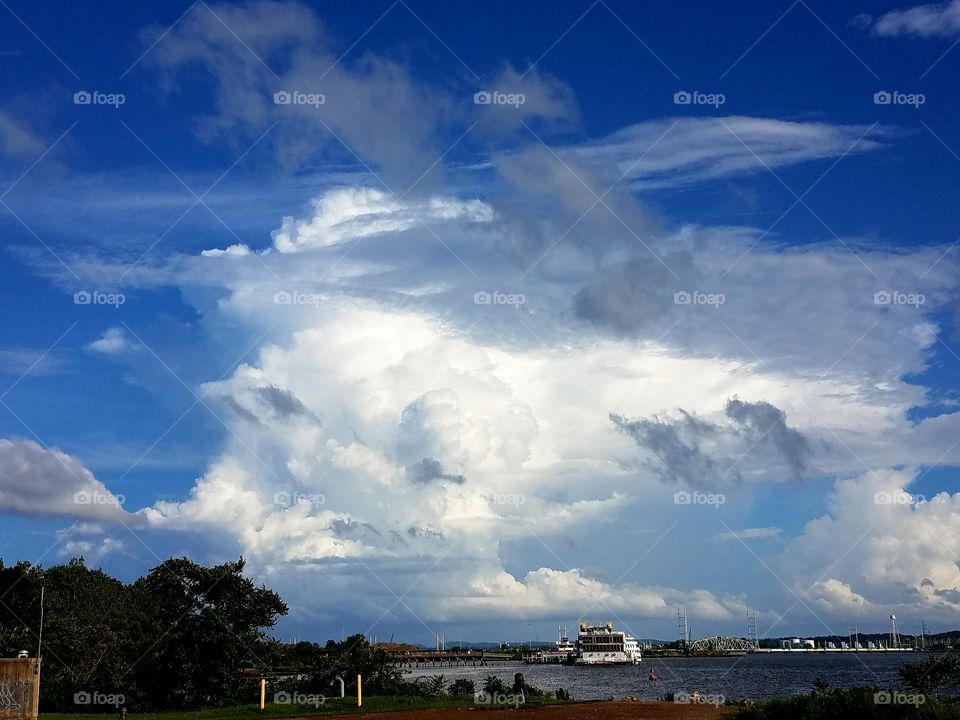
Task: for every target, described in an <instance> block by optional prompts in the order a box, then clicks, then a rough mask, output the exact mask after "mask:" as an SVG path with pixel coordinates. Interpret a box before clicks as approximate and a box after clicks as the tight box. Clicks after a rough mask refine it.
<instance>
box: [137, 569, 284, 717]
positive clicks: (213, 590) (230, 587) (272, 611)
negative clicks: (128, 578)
mask: <svg viewBox="0 0 960 720" xmlns="http://www.w3.org/2000/svg"><path fill="white" fill-rule="evenodd" d="M244 565H245V563H244V560H243V558H240V559H239V560H237V561H236V562H228V563H224V564H223V565H217V566H215V567H204V566H202V565H198V564H197V563H195V562H193V561H191V560H189V559H187V558H175V559H171V560H167V561H165V562H163V563H161V564H160V565H158V566H157V567H155V568H154V569H153V570H151V571H150V573H149V574H148V575H147V576H146V577H145V578H141V579H140V580H138V581H137V582H136V583H134V585H133V586H132V588H131V592H132V594H133V595H134V598H135V601H136V603H137V604H138V606H139V607H140V608H142V609H143V610H144V612H145V614H146V616H147V617H149V618H150V629H149V632H148V635H149V636H150V637H151V638H153V641H152V643H151V645H150V647H149V648H148V649H147V651H146V653H145V654H144V655H143V656H142V657H140V658H137V659H136V660H135V662H134V664H133V666H132V667H131V669H130V672H132V673H133V674H134V677H135V678H136V685H137V686H138V687H140V688H143V692H144V694H145V696H144V699H145V701H146V704H147V705H149V706H151V707H170V708H195V707H202V706H212V705H221V704H224V703H226V702H230V701H240V700H242V699H249V696H250V693H251V692H252V688H251V686H250V682H249V681H248V680H246V679H245V678H244V676H243V674H242V669H243V668H245V667H264V666H267V665H268V663H269V659H270V658H271V657H272V656H273V653H272V652H271V645H272V642H271V641H270V640H269V639H268V638H267V636H266V633H265V632H264V630H265V629H266V628H270V627H273V626H274V625H275V623H276V620H277V617H278V616H280V615H285V614H286V613H287V606H286V605H285V604H284V602H283V600H281V599H280V596H279V595H277V594H276V593H275V592H273V591H272V590H269V589H267V588H266V587H262V586H261V587H257V586H256V585H255V584H254V583H253V581H251V580H249V579H248V578H246V577H244V576H243V569H244Z"/></svg>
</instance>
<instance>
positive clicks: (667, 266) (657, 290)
mask: <svg viewBox="0 0 960 720" xmlns="http://www.w3.org/2000/svg"><path fill="white" fill-rule="evenodd" d="M693 274H694V272H693V260H692V257H691V255H690V254H689V253H685V252H684V253H670V254H669V255H667V256H666V257H664V258H663V259H662V261H658V260H657V259H656V258H654V257H653V256H652V255H651V254H650V253H646V255H645V256H644V257H641V258H637V259H635V260H630V261H629V262H626V263H624V264H623V265H621V266H619V267H615V268H609V269H605V270H603V271H602V272H600V273H598V274H597V275H596V276H595V277H594V278H593V279H592V280H590V281H589V282H588V283H587V284H586V285H584V287H583V288H582V289H581V290H579V291H578V292H577V294H576V295H575V296H574V299H573V309H574V313H575V314H576V315H577V317H579V318H580V319H582V320H587V321H588V322H591V323H593V324H594V325H598V326H600V327H606V328H609V329H611V330H614V331H616V332H618V333H622V334H634V333H637V332H642V331H646V332H650V333H657V332H658V331H659V332H663V331H665V330H666V329H667V328H668V327H670V324H671V323H674V322H675V317H674V316H675V314H676V309H677V308H676V305H675V303H674V293H675V292H678V291H680V290H682V289H684V288H685V287H696V286H697V283H695V282H684V281H683V280H681V279H680V278H682V277H685V276H686V277H689V276H691V275H693ZM684 310H686V308H684Z"/></svg>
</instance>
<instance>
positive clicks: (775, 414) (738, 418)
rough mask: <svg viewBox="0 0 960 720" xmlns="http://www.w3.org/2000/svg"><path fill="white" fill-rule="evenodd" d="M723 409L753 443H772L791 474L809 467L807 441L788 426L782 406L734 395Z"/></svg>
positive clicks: (799, 473)
mask: <svg viewBox="0 0 960 720" xmlns="http://www.w3.org/2000/svg"><path fill="white" fill-rule="evenodd" d="M724 411H725V412H726V414H727V417H728V418H730V419H731V420H733V421H734V422H735V423H737V425H738V426H739V427H740V428H741V429H742V430H743V431H744V432H745V433H746V434H747V435H748V436H749V437H750V441H751V442H752V443H756V444H760V443H772V444H773V446H774V447H775V448H776V450H777V453H778V454H779V455H780V457H781V458H783V460H784V462H786V463H787V466H788V467H789V468H790V470H791V472H792V473H793V475H794V477H800V476H801V475H803V474H804V473H805V472H807V471H808V470H809V469H810V457H811V455H812V452H811V448H810V443H809V441H808V440H807V438H805V437H804V436H803V434H802V433H801V432H800V431H799V430H796V429H794V428H791V427H787V415H786V413H785V412H783V410H781V409H780V408H778V407H775V406H774V405H771V404H770V403H768V402H763V401H762V400H761V401H759V402H755V403H749V402H743V401H742V400H740V399H739V398H736V397H734V398H731V399H730V400H728V401H727V405H726V407H725V408H724Z"/></svg>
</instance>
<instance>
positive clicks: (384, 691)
mask: <svg viewBox="0 0 960 720" xmlns="http://www.w3.org/2000/svg"><path fill="white" fill-rule="evenodd" d="M357 675H360V676H361V677H362V678H363V687H364V692H368V693H370V694H374V695H399V694H402V691H403V690H404V689H407V690H414V691H416V686H415V684H414V683H407V682H405V681H404V680H403V674H402V672H401V670H400V668H399V667H397V665H396V663H394V662H393V660H391V659H390V656H389V655H388V654H387V652H386V651H385V650H384V649H383V648H376V647H373V646H372V645H370V643H369V642H367V639H366V638H365V637H364V636H363V635H360V634H356V635H351V636H350V637H348V638H346V639H345V640H343V641H341V642H336V641H335V640H329V641H327V644H326V646H325V647H324V648H323V650H322V653H320V654H319V655H318V657H317V659H316V662H315V664H314V666H313V668H312V670H311V672H310V673H309V676H310V677H309V680H308V681H307V683H306V685H305V686H304V687H305V688H308V689H309V692H316V693H329V690H330V687H331V685H332V683H333V682H334V679H335V678H336V677H337V676H340V677H342V678H343V680H344V683H345V684H346V687H347V688H348V690H347V692H348V693H355V692H356V688H357ZM413 694H419V692H415V693H413Z"/></svg>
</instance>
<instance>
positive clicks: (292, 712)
mask: <svg viewBox="0 0 960 720" xmlns="http://www.w3.org/2000/svg"><path fill="white" fill-rule="evenodd" d="M558 702H560V701H557V700H553V699H551V700H544V699H543V698H535V699H534V698H531V700H530V702H528V703H526V705H528V706H531V707H532V706H536V705H544V704H556V703H558ZM469 707H475V708H477V709H488V708H490V707H491V706H489V705H477V704H476V703H475V702H474V700H473V697H471V696H465V697H464V696H452V695H441V696H439V697H407V696H398V697H393V696H382V697H377V696H370V697H365V698H364V699H363V707H362V708H358V707H357V699H356V698H355V697H353V698H351V697H346V698H342V699H341V698H327V700H326V702H325V703H324V704H322V705H318V706H314V705H299V704H298V705H293V704H291V705H275V704H273V703H267V707H266V709H265V710H264V712H263V713H260V711H259V709H258V708H257V706H256V705H235V706H230V707H221V708H208V709H205V710H183V711H179V712H156V713H130V714H129V716H130V718H132V719H133V718H146V719H149V720H256V718H284V717H303V716H305V715H337V714H340V715H345V714H348V713H356V712H360V711H363V712H390V711H394V710H427V709H430V708H469ZM495 707H501V708H502V706H495ZM108 717H116V712H115V711H112V710H111V711H110V712H103V713H99V714H90V713H87V714H72V713H41V714H40V719H41V720H105V718H108Z"/></svg>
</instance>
